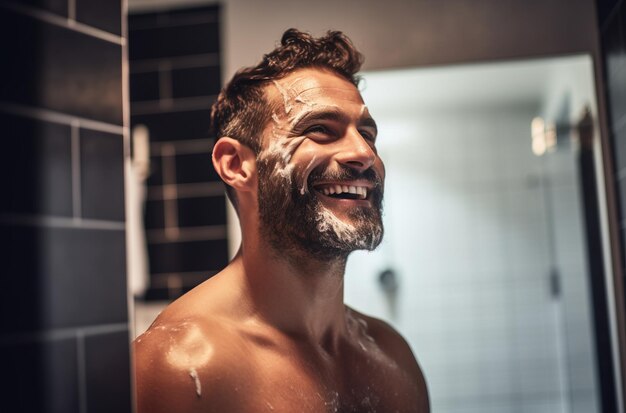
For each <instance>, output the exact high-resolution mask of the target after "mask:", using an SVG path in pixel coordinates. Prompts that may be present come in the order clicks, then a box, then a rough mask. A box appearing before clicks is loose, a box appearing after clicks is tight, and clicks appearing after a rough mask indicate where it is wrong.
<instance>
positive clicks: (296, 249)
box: [257, 158, 383, 261]
mask: <svg viewBox="0 0 626 413" xmlns="http://www.w3.org/2000/svg"><path fill="white" fill-rule="evenodd" d="M278 163H279V162H278V161H277V160H276V159H267V158H265V159H260V160H258V161H257V165H258V171H259V192H258V203H259V215H260V231H261V236H262V237H263V238H264V239H265V240H266V241H267V242H269V243H270V245H271V246H272V247H273V248H274V249H275V250H276V251H277V252H279V253H280V254H281V255H283V254H285V255H288V256H293V257H299V256H302V255H304V256H308V257H312V258H315V259H317V260H320V261H325V260H333V259H337V258H343V259H345V258H347V256H348V254H349V253H351V252H352V251H355V250H368V251H372V250H374V249H375V248H376V247H377V246H378V245H379V244H380V242H381V241H382V237H383V224H382V197H383V182H382V179H381V177H380V176H379V175H378V174H377V173H376V172H375V171H374V170H373V169H372V168H370V169H367V170H365V171H363V172H359V171H355V170H353V169H351V168H346V167H343V166H342V167H341V168H340V169H339V170H338V171H332V172H331V171H326V170H320V168H317V169H315V170H313V171H312V172H311V174H310V175H309V176H308V178H307V177H305V176H302V175H303V171H298V170H296V171H295V172H294V173H293V174H289V175H285V174H283V173H275V172H276V168H277V165H278ZM305 179H306V184H307V185H306V186H305V188H309V190H308V191H307V190H301V189H299V187H298V184H297V183H298V182H304V180H305ZM357 179H358V180H367V181H369V182H370V183H372V184H373V187H372V188H371V189H370V190H368V198H369V199H370V200H371V205H368V206H354V207H352V208H351V209H350V210H349V211H348V212H347V218H346V219H345V221H344V220H342V219H340V218H338V217H337V216H335V214H333V212H332V211H330V210H329V209H327V208H326V207H325V206H324V205H323V203H322V201H321V200H320V198H319V197H320V196H321V195H320V194H319V193H318V192H317V191H316V190H314V189H313V187H312V183H314V182H319V181H326V182H328V181H332V182H338V183H340V182H342V181H348V180H357ZM300 186H301V187H302V186H303V185H300Z"/></svg>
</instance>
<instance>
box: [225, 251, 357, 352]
mask: <svg viewBox="0 0 626 413" xmlns="http://www.w3.org/2000/svg"><path fill="white" fill-rule="evenodd" d="M346 258H347V257H340V258H336V259H333V260H328V261H320V260H318V259H315V258H311V257H309V256H307V254H306V252H300V253H296V254H294V253H291V254H290V255H289V256H285V255H282V256H281V254H280V252H278V251H276V250H274V249H273V248H272V247H270V246H268V244H267V243H265V244H263V243H259V244H257V245H256V246H255V248H249V249H246V248H245V247H242V249H241V250H240V252H239V254H238V255H237V257H236V259H235V260H239V261H240V262H239V263H234V264H235V265H241V271H239V273H240V274H241V275H242V276H243V277H242V279H241V281H242V285H243V289H242V293H243V295H244V299H247V300H248V302H249V305H250V310H251V313H253V314H254V316H255V317H258V318H259V319H260V321H261V322H264V323H266V324H268V325H270V326H272V327H274V328H276V329H278V330H280V331H282V332H284V333H286V334H289V335H290V336H294V337H298V338H301V339H302V340H307V341H310V342H311V343H333V342H336V339H337V338H338V337H339V336H340V335H341V334H342V333H344V332H345V306H344V303H343V291H344V290H343V288H344V284H343V283H344V271H345V266H346Z"/></svg>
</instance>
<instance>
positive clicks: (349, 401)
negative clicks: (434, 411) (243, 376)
mask: <svg viewBox="0 0 626 413" xmlns="http://www.w3.org/2000/svg"><path fill="white" fill-rule="evenodd" d="M348 367H349V368H345V369H338V370H332V371H331V372H329V371H321V369H316V368H315V366H311V365H307V364H306V363H283V364H274V365H271V366H265V367H258V368H257V369H256V371H255V372H254V373H253V378H254V379H253V383H254V384H253V385H252V386H250V387H249V388H248V391H249V394H247V395H245V397H243V398H242V401H244V400H243V399H245V404H247V407H246V408H247V409H248V410H245V411H247V412H285V413H291V412H296V411H297V412H302V413H322V412H328V413H394V412H399V413H409V412H410V413H417V412H418V410H417V397H418V395H417V385H416V383H412V381H411V380H410V378H409V377H408V375H406V374H405V373H404V372H403V371H402V369H401V368H399V367H398V366H394V365H387V366H385V365H381V364H380V363H375V362H370V363H359V364H355V365H352V366H348Z"/></svg>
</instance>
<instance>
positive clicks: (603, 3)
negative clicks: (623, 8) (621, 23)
mask: <svg viewBox="0 0 626 413" xmlns="http://www.w3.org/2000/svg"><path fill="white" fill-rule="evenodd" d="M619 2H620V0H600V1H597V2H596V4H597V9H598V20H599V21H600V23H602V22H604V21H606V20H607V18H608V17H609V15H610V14H611V12H613V10H614V9H615V6H616V5H617V3H619Z"/></svg>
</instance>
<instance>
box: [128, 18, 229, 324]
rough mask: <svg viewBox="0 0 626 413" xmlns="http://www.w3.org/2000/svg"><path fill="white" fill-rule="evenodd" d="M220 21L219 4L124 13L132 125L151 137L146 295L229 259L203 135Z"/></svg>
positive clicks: (195, 279)
mask: <svg viewBox="0 0 626 413" xmlns="http://www.w3.org/2000/svg"><path fill="white" fill-rule="evenodd" d="M219 22H220V8H219V7H218V6H205V7H197V8H181V9H173V10H160V11H157V12H143V13H139V12H136V13H133V14H131V15H130V16H129V49H130V54H129V58H130V99H131V111H130V112H131V124H132V126H133V128H134V127H135V126H137V125H144V126H146V127H147V128H148V131H149V135H150V160H151V165H150V175H149V177H148V180H147V202H146V210H145V212H146V214H145V224H146V238H147V244H148V255H149V267H150V284H149V288H148V289H147V291H146V292H145V294H144V295H143V298H146V299H148V300H171V299H174V298H177V297H178V296H179V295H181V294H182V293H185V292H186V291H188V290H190V289H191V288H193V287H195V286H196V285H198V284H199V283H200V282H202V281H204V280H206V279H207V278H208V277H210V276H211V275H213V274H215V273H216V272H217V271H219V270H221V269H222V268H223V267H225V266H226V263H227V262H228V256H227V241H226V200H225V196H224V186H223V184H222V182H221V180H220V179H219V177H218V176H217V174H216V173H215V171H214V170H213V165H212V163H211V150H212V147H213V143H214V138H213V136H210V134H209V122H210V108H211V105H212V103H213V102H214V100H215V98H216V96H217V93H219V90H220V88H221V79H220V72H221V66H220V58H221V54H220V25H219ZM142 328H143V327H142Z"/></svg>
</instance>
